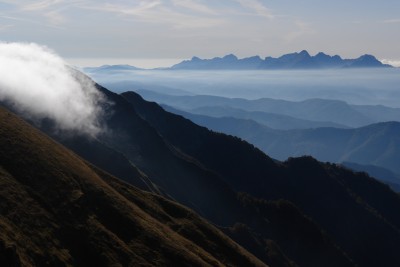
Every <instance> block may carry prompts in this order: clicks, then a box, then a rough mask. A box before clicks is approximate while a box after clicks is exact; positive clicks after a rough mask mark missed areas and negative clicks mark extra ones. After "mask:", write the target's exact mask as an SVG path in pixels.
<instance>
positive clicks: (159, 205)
mask: <svg viewBox="0 0 400 267" xmlns="http://www.w3.org/2000/svg"><path fill="white" fill-rule="evenodd" d="M97 88H98V90H99V91H101V92H102V93H103V94H104V97H105V99H106V100H107V101H106V102H107V103H112V104H105V105H104V106H102V109H103V110H104V114H105V116H104V117H102V123H103V124H104V126H105V128H107V129H109V131H108V132H106V133H104V134H102V135H99V136H97V137H96V138H93V137H89V136H86V135H76V136H73V137H72V138H71V137H69V136H65V135H63V134H61V133H60V132H59V131H54V127H53V125H52V123H51V122H50V123H45V121H42V122H41V123H39V124H38V123H37V121H31V122H30V123H32V124H34V125H35V126H36V127H39V128H40V129H41V130H42V131H44V132H46V133H47V134H48V135H51V137H52V138H54V139H56V140H57V141H58V142H60V143H62V144H64V145H65V146H67V147H69V148H70V149H72V150H73V151H74V152H76V153H77V154H78V155H79V156H80V157H81V158H79V157H77V156H74V155H73V154H72V153H71V152H68V155H71V156H68V157H67V156H66V157H61V156H59V154H57V153H60V154H62V155H63V154H64V152H63V151H67V150H65V148H62V147H61V146H60V145H59V144H56V143H54V142H53V141H46V142H47V146H45V147H44V148H43V147H42V145H40V140H42V139H43V140H48V137H45V136H44V135H43V134H41V133H39V132H37V130H34V131H35V135H34V136H33V137H32V138H27V137H25V132H26V131H25V130H24V129H23V128H29V129H32V128H31V127H29V126H27V125H26V123H23V122H21V123H19V124H18V123H13V122H12V121H13V120H11V121H6V122H5V125H4V126H3V125H2V127H1V128H0V129H5V130H4V131H2V132H1V133H2V135H3V136H4V138H3V137H2V138H1V139H0V140H1V142H2V144H1V145H2V149H1V152H0V153H1V154H0V155H1V161H0V162H1V164H2V165H1V166H2V168H3V169H4V170H5V172H4V173H5V174H4V175H3V176H2V177H4V176H6V177H9V176H11V178H12V177H14V178H15V179H16V180H17V181H19V182H21V181H26V183H27V184H26V185H25V184H24V185H23V187H24V188H27V191H29V193H30V194H31V195H32V196H34V197H35V198H34V200H37V199H39V200H37V202H39V204H40V205H41V206H40V207H42V209H45V210H46V211H48V210H49V214H50V215H48V216H49V217H50V218H51V221H52V222H54V224H52V225H51V227H53V226H54V228H55V229H61V230H60V233H61V234H60V235H62V233H64V232H65V231H63V230H64V229H65V228H64V224H62V223H61V222H64V221H66V222H69V223H70V225H73V226H70V228H68V230H69V232H68V231H66V232H65V233H67V234H65V235H66V236H67V237H66V239H67V241H68V242H69V243H68V244H69V245H68V246H67V245H65V246H64V239H62V240H61V237H59V236H55V237H54V236H53V234H52V230H51V229H53V228H51V227H50V226H49V227H50V229H49V230H47V228H46V229H42V228H40V227H39V228H38V230H37V232H35V233H38V236H39V237H41V238H42V239H43V240H47V241H48V240H55V241H54V244H56V245H57V246H55V249H53V250H45V249H44V250H45V251H46V252H38V253H39V254H41V255H44V256H43V259H46V260H48V256H47V255H48V253H51V251H56V252H57V251H58V250H57V249H58V246H59V247H61V251H62V252H63V253H64V254H62V255H63V256H60V257H65V258H67V259H68V260H69V262H72V263H74V261H82V262H83V263H82V265H84V264H85V263H86V262H84V260H86V258H85V257H84V256H83V255H81V254H84V255H87V259H88V260H89V261H91V260H95V259H96V257H95V256H94V255H97V253H100V254H101V255H103V256H102V257H100V260H99V261H100V265H102V264H103V265H110V264H108V263H109V262H111V261H112V260H114V262H118V261H120V262H122V263H130V262H138V263H143V264H148V265H156V264H159V265H165V264H169V263H172V262H174V263H177V262H179V263H182V264H183V265H201V264H203V265H206V264H209V265H218V264H224V265H234V266H254V265H257V264H262V263H260V262H259V261H258V260H257V259H255V258H254V257H253V256H252V255H251V254H250V253H248V252H246V251H245V250H244V249H241V248H240V247H238V246H237V245H236V246H235V245H234V243H233V241H232V240H231V239H234V240H235V241H236V242H238V243H239V244H240V245H241V246H242V247H244V248H245V249H247V250H248V251H249V252H251V253H252V254H253V255H255V256H256V257H257V258H258V259H259V260H261V261H263V263H265V264H267V265H269V266H377V265H383V266H398V265H399V264H400V257H399V255H398V250H397V247H399V246H400V231H399V229H400V215H399V213H398V210H399V209H400V197H399V195H398V194H396V193H394V192H393V191H391V190H390V189H389V187H388V186H386V185H384V184H383V183H380V182H378V181H376V180H375V179H373V178H371V177H369V176H368V175H366V174H363V173H355V172H353V171H351V170H349V169H347V168H343V167H341V166H337V165H334V164H324V163H320V162H318V161H316V160H315V159H313V158H311V157H302V158H297V159H295V158H291V159H289V160H287V161H284V162H278V161H276V160H273V159H271V158H270V157H268V156H267V155H266V154H264V153H263V152H262V151H260V150H259V149H257V148H256V147H254V146H253V145H251V144H249V143H247V142H245V141H243V140H241V139H239V138H237V137H233V136H228V135H225V134H221V133H216V132H212V131H210V130H208V129H206V128H204V127H200V126H198V125H196V124H194V123H192V122H191V121H189V120H187V119H184V118H183V117H181V116H178V115H174V114H171V113H168V112H166V111H165V110H163V109H162V108H161V107H160V106H159V105H157V104H156V103H151V102H147V101H145V100H143V99H142V98H141V97H140V96H139V95H138V94H136V93H133V92H128V93H124V94H122V95H118V94H115V93H112V92H110V91H108V90H107V89H105V88H103V87H101V86H98V87H97ZM9 108H10V107H9ZM6 114H7V112H6ZM21 125H23V126H21ZM14 128H15V130H13V129H14ZM18 136H20V137H18ZM16 137H18V138H17V139H15V140H18V141H13V140H14V139H13V138H16ZM10 139H11V141H8V140H10ZM22 140H24V141H22ZM37 142H39V144H38V143H37ZM49 142H50V143H49ZM14 145H15V146H16V147H14ZM30 145H32V146H33V147H29V146H30ZM27 146H28V147H27ZM47 147H49V148H47ZM3 148H4V149H3ZM50 148H54V149H56V150H57V151H58V152H57V153H55V152H54V153H53V152H52V149H50ZM25 150H27V151H26V152H25ZM24 153H26V154H24ZM32 153H33V154H32ZM42 157H45V158H43V159H42V160H41V158H42ZM114 157H115V159H118V160H110V159H114ZM35 158H37V161H38V162H35ZM75 158H76V160H77V161H79V164H78V163H76V162H75V160H73V159H75ZM82 158H83V159H85V160H87V161H89V162H91V163H92V164H96V165H97V167H94V166H93V165H91V164H89V163H87V162H85V161H83V160H82ZM117 161H120V162H117ZM58 164H62V165H61V166H59V165H58ZM68 164H71V165H68ZM118 164H121V166H123V167H119V165H118ZM21 166H22V167H21ZM31 166H37V167H35V168H37V169H31V168H30V167H31ZM63 166H65V168H64V167H63ZM98 167H99V168H101V169H105V170H107V171H108V172H110V173H111V174H115V175H122V176H123V177H121V178H122V179H124V180H125V181H126V182H128V183H131V184H134V185H138V186H140V187H141V188H143V189H145V190H147V191H152V192H153V193H145V192H143V191H140V190H139V189H136V188H134V187H132V186H130V185H128V184H126V182H121V181H119V180H117V179H116V178H113V177H111V176H110V175H108V174H106V173H104V172H103V171H101V170H100V169H98ZM47 168H48V169H49V171H51V172H50V174H47V172H46V170H47ZM69 169H71V170H70V171H68V170H69ZM92 172H94V173H95V174H93V173H92ZM117 172H119V174H117ZM36 173H37V174H38V175H39V176H38V177H39V178H43V179H38V180H36V179H34V176H35V175H34V174H36ZM86 174H87V175H91V176H90V179H89V178H85V177H84V175H86ZM57 177H63V179H64V178H65V179H64V180H62V182H60V183H58V182H57V181H58V179H57ZM9 178H10V177H9ZM51 182H54V184H53V183H51ZM36 183H37V184H36ZM48 183H49V184H50V185H48ZM69 183H71V185H69ZM30 185H32V187H29V186H30ZM103 185H104V188H103ZM49 186H51V187H50V189H51V190H48V188H49ZM53 186H54V187H53ZM3 188H9V187H3ZM67 189H68V190H69V191H68V190H67ZM62 190H65V191H62ZM5 192H8V191H5ZM80 192H82V194H83V195H81V193H80ZM91 192H94V193H93V194H91ZM7 194H8V193H5V195H7ZM48 195H50V196H51V197H53V196H54V195H55V196H54V198H55V199H53V198H50V197H49V199H47V196H48ZM80 195H81V197H79V196H80ZM135 195H136V197H135ZM65 196H68V197H67V199H65ZM114 197H115V199H114ZM32 198H33V197H32ZM18 199H20V198H18ZM22 199H23V197H22ZM15 201H16V200H15ZM15 201H14V202H15ZM74 201H75V202H78V204H79V205H78V204H76V205H73V204H69V203H70V202H72V203H75V202H74ZM14 202H12V201H11V202H10V203H14ZM176 202H179V203H181V204H184V205H186V206H188V207H189V208H191V209H192V210H194V211H195V212H197V213H198V214H200V215H201V216H203V217H204V218H205V219H206V220H208V221H209V222H211V223H213V224H214V225H218V227H219V229H220V230H222V231H223V232H224V233H225V234H226V235H229V236H230V238H231V239H229V238H228V239H227V237H226V236H224V235H222V233H221V232H220V231H218V230H216V229H215V228H213V227H212V226H211V225H210V224H209V223H207V222H206V221H204V220H202V219H201V218H200V217H199V216H198V215H195V214H194V213H193V212H192V211H190V210H189V209H187V208H184V207H182V206H181V205H180V204H176ZM7 203H8V202H7ZM58 203H61V204H58ZM39 204H38V205H39ZM12 205H13V204H11V206H12ZM70 205H72V207H71V208H70V209H67V211H66V210H65V209H64V207H67V208H69V207H70ZM135 205H136V206H135ZM23 206H24V207H25V206H27V205H23ZM120 207H121V209H122V211H120V210H119V208H120ZM82 209H83V210H82ZM150 210H151V211H152V212H150ZM136 211H138V213H134V212H136ZM153 211H154V212H153ZM6 214H7V217H6V218H7V223H8V222H10V223H9V224H12V225H17V226H18V227H23V226H24V227H25V226H26V225H30V224H31V222H30V220H33V221H35V222H36V221H37V222H38V225H39V226H41V225H42V226H43V225H44V227H46V225H47V224H46V223H45V222H42V221H40V220H38V219H35V218H36V217H35V216H33V215H32V214H30V216H24V218H26V219H25V220H26V223H23V224H22V225H23V226H20V221H21V219H20V218H19V217H17V218H15V217H13V216H15V213H13V212H11V213H6ZM17 214H18V213H17ZM22 214H23V213H22ZM2 215H3V213H2ZM70 215H72V216H70ZM85 219H86V220H85ZM14 220H15V221H14ZM59 220H60V221H61V222H59ZM77 220H80V221H78V223H77V224H76V225H77V226H76V227H78V226H80V227H78V229H79V232H78V233H79V234H78V235H76V236H79V237H81V238H82V237H83V238H84V241H85V242H86V239H85V238H86V237H87V236H88V237H87V239H89V241H87V243H88V245H87V247H89V248H90V249H91V250H90V252H91V253H92V254H90V253H89V254H88V253H86V251H87V250H85V249H86V247H85V245H86V244H87V243H85V242H83V245H81V246H83V247H78V249H77V251H78V252H72V250H73V249H72V248H71V247H73V246H74V245H75V244H76V243H75V242H76V241H75V239H74V238H75V228H74V227H75V226H74V225H75V222H76V221H77ZM135 220H137V221H135ZM198 220H200V221H201V222H202V223H200V222H198ZM34 225H35V224H34ZM145 226H147V228H145ZM153 226H154V229H155V230H154V232H152V231H151V229H153ZM149 228H150V229H149ZM7 229H11V231H10V232H12V230H13V228H7ZM86 229H87V230H86ZM164 229H166V230H165V231H164ZM29 231H33V230H29ZM6 233H8V231H7V232H6ZM23 233H24V234H23V235H19V236H21V238H23V239H24V237H25V236H28V234H25V232H23ZM29 233H32V232H29ZM57 233H59V232H57ZM47 234H48V235H47ZM108 235H109V236H111V237H113V238H114V239H113V238H111V239H107V236H108ZM136 235H138V236H139V238H137V239H136V237H137V236H136ZM104 236H106V237H104ZM147 237H149V239H150V241H148V240H149V239H147ZM16 238H17V237H16ZM16 238H14V239H9V240H15V239H16ZM57 238H58V239H57ZM62 238H64V236H62ZM68 238H70V239H68ZM102 238H104V239H107V240H113V241H110V242H111V244H112V245H113V246H112V248H111V249H109V247H110V246H111V245H109V243H103V241H102V240H103V239H102ZM162 238H165V239H167V240H164V239H162ZM181 238H182V239H183V241H182V240H181ZM7 240H8V239H7ZM223 240H226V242H225V241H223ZM7 242H8V241H7ZM7 242H3V243H4V244H6V245H4V246H3V247H4V251H8V252H7V253H11V254H6V255H11V256H7V257H6V260H8V259H10V257H11V261H13V260H14V259H15V258H13V257H14V256H13V255H15V254H17V255H19V254H18V253H20V252H19V251H24V250H23V249H22V247H23V245H20V244H21V243H18V242H17V241H12V242H11V241H10V243H12V244H16V245H15V249H12V246H11V250H10V249H9V247H10V246H9V245H8V244H9V243H7ZM13 242H14V243H13ZM35 242H36V241H35ZM96 242H98V243H96ZM104 242H106V241H104ZM168 242H171V243H172V244H170V243H168ZM154 243H155V245H154ZM49 244H53V243H51V242H50V243H49ZM96 244H98V245H96ZM177 246H179V248H180V249H178V250H175V248H176V247H177ZM190 246H191V248H193V250H192V253H191V254H190V255H186V252H187V248H189V247H190ZM38 247H39V248H41V246H40V245H39V246H38ZM20 248H21V249H20ZM120 248H121V251H123V252H120V251H119V249H120ZM134 248H135V249H137V250H138V251H133V250H134ZM150 248H151V249H153V250H154V252H153V253H150V252H149V249H150ZM26 250H29V248H26ZM32 250H33V249H32ZM210 250H212V251H215V252H211V251H210ZM12 251H16V252H15V253H14V252H12ZM35 251H37V250H35ZM142 251H144V252H143V254H141V253H142ZM79 252H81V254H79ZM84 252H85V253H84ZM32 253H34V252H32ZM32 253H31V252H29V253H28V254H27V255H28V256H29V257H33V256H30V255H32ZM46 253H47V254H46ZM57 253H58V252H57ZM68 253H69V254H70V255H71V257H69V256H68ZM75 253H78V254H75ZM109 253H110V254H109ZM124 253H126V254H129V255H128V256H125V254H124ZM135 253H136V254H135ZM176 254H177V255H176ZM21 255H22V254H21ZM90 255H93V258H91V257H89V256H90ZM130 255H135V256H132V257H137V258H133V259H134V260H132V258H131V257H130ZM154 255H156V256H154ZM226 255H231V258H226ZM28 256H26V258H27V257H28ZM24 257H25V256H24ZM60 257H59V258H60ZM68 257H69V258H68ZM147 257H150V258H151V259H154V260H153V261H152V262H146V259H147ZM121 258H123V260H124V261H122V260H120V259H121ZM29 260H30V261H32V262H35V263H36V262H37V260H36V258H34V257H33V258H32V260H31V259H30V258H29Z"/></svg>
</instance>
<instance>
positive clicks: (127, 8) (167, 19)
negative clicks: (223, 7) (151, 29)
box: [85, 0, 224, 28]
mask: <svg viewBox="0 0 400 267" xmlns="http://www.w3.org/2000/svg"><path fill="white" fill-rule="evenodd" d="M191 2H192V1H190V0H177V1H173V2H172V4H173V6H174V5H179V6H180V7H184V8H185V9H190V10H191V11H196V12H195V13H194V14H192V13H190V14H189V13H188V12H184V11H182V12H180V11H178V10H176V9H175V8H173V6H172V7H171V6H170V5H167V4H166V3H165V2H163V1H157V0H156V1H139V3H138V4H136V5H133V4H130V5H123V4H103V5H96V6H94V5H86V6H85V8H87V9H92V10H98V11H103V12H110V13H115V14H117V15H122V16H125V17H127V18H133V19H136V20H140V21H142V22H147V23H152V24H168V25H172V26H173V27H175V28H208V27H213V26H216V25H219V24H221V23H223V22H224V20H223V19H222V18H219V17H216V16H204V14H199V13H207V14H210V13H212V10H211V9H207V7H206V6H203V5H201V4H194V5H190V3H191ZM193 3H194V2H193Z"/></svg>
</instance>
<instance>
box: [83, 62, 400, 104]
mask: <svg viewBox="0 0 400 267" xmlns="http://www.w3.org/2000/svg"><path fill="white" fill-rule="evenodd" d="M87 74H88V75H89V76H90V77H91V78H93V79H94V80H95V81H96V82H98V83H100V84H102V85H104V86H106V87H107V88H108V89H110V90H112V91H115V92H118V93H119V92H123V91H129V90H131V91H132V90H137V89H147V90H152V91H157V92H162V93H166V94H169V93H171V94H178V95H184V94H204V95H216V96H223V97H231V98H233V97H239V98H246V99H257V98H262V97H267V98H275V99H285V100H291V101H301V100H306V99H310V98H324V99H336V100H343V101H346V102H348V103H350V104H361V105H364V104H368V105H385V106H389V107H400V104H399V102H398V99H400V91H399V89H398V86H399V84H400V69H398V68H389V69H387V68H383V69H374V68H373V69H328V70H256V71H250V70H239V71H232V70H219V71H216V70H212V71H211V70H210V71H204V70H203V71H192V70H134V71H113V72H112V73H90V72H89V73H87Z"/></svg>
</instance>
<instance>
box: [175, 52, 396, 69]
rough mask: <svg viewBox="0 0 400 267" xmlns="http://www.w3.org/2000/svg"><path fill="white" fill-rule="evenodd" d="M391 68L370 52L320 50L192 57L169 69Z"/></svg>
mask: <svg viewBox="0 0 400 267" xmlns="http://www.w3.org/2000/svg"><path fill="white" fill-rule="evenodd" d="M381 67H392V66H391V65H388V64H383V63H382V62H380V61H379V60H377V59H376V58H375V57H374V56H373V55H368V54H365V55H362V56H360V57H358V58H355V59H342V58H341V57H340V56H338V55H335V56H329V55H327V54H325V53H323V52H319V53H318V54H316V55H315V56H311V55H310V54H309V53H308V52H307V51H306V50H303V51H301V52H295V53H290V54H285V55H282V56H280V57H278V58H274V57H266V58H265V59H261V58H260V57H259V56H253V57H248V58H242V59H239V58H237V57H236V56H235V55H233V54H229V55H226V56H224V57H214V58H212V59H200V58H198V57H192V59H190V60H184V61H182V62H180V63H178V64H175V65H173V66H172V67H170V68H169V69H171V70H176V69H180V70H207V69H221V70H223V69H227V70H228V69H232V70H235V69H236V70H257V69H260V70H262V69H270V70H273V69H330V68H381Z"/></svg>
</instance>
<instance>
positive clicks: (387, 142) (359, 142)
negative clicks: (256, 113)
mask: <svg viewBox="0 0 400 267" xmlns="http://www.w3.org/2000/svg"><path fill="white" fill-rule="evenodd" d="M166 109H167V110H169V111H171V112H173V113H175V114H179V115H182V116H184V117H185V118H188V119H190V120H191V121H193V122H194V123H196V124H198V125H201V126H205V127H207V128H209V129H211V130H214V131H217V132H222V133H226V134H230V135H234V136H238V137H240V138H242V139H244V140H246V141H248V142H249V143H251V144H254V145H255V146H257V147H258V148H260V149H261V150H262V151H264V152H265V153H266V154H268V155H270V156H271V157H273V158H276V159H278V160H285V159H287V158H288V157H296V156H297V157H298V156H302V155H311V156H313V157H315V158H317V159H319V160H321V161H330V162H337V163H341V162H352V163H358V164H361V165H372V166H375V167H381V168H384V169H387V170H390V171H392V172H394V173H399V172H400V168H399V166H398V164H397V162H398V161H399V160H400V150H399V149H398V147H400V139H399V133H400V122H386V123H377V124H371V125H368V126H364V127H361V128H355V129H340V128H330V127H322V128H315V129H296V130H276V129H272V128H270V127H266V126H265V125H261V124H259V123H257V122H255V121H253V120H247V119H238V118H233V117H220V118H215V117H209V116H204V115H195V114H191V113H188V112H184V111H180V110H177V109H173V108H170V107H166ZM356 170H360V168H356ZM363 170H364V171H367V172H368V173H370V174H377V173H376V172H372V171H371V172H370V171H369V170H371V168H365V169H363ZM378 173H381V174H383V173H382V172H378ZM386 176H388V174H385V175H377V177H386ZM385 180H386V179H385ZM398 182H400V181H398Z"/></svg>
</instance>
